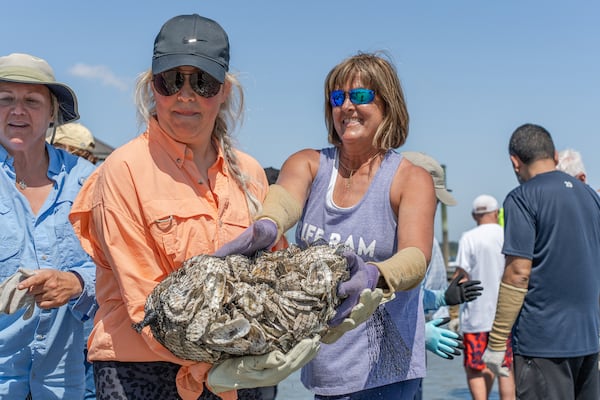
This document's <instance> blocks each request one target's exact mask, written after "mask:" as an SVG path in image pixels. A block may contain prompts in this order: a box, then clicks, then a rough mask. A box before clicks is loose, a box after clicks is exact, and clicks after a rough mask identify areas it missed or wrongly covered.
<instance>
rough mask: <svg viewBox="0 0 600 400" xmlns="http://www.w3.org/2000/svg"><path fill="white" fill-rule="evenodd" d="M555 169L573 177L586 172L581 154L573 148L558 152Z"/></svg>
mask: <svg viewBox="0 0 600 400" xmlns="http://www.w3.org/2000/svg"><path fill="white" fill-rule="evenodd" d="M556 169H558V170H559V171H563V172H565V173H567V174H569V175H571V176H575V177H577V176H578V175H581V174H584V175H585V174H586V172H585V167H584V166H583V160H582V159H581V154H580V153H579V152H578V151H576V150H573V149H565V150H562V151H561V152H559V153H558V164H557V165H556Z"/></svg>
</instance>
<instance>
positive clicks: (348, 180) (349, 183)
mask: <svg viewBox="0 0 600 400" xmlns="http://www.w3.org/2000/svg"><path fill="white" fill-rule="evenodd" d="M380 154H381V152H379V151H378V152H376V153H375V154H373V155H372V156H371V157H369V159H368V160H367V161H365V162H364V163H362V164H360V165H359V166H358V167H357V168H354V169H352V168H348V167H347V166H346V165H345V164H344V163H343V162H342V156H341V154H340V157H339V158H338V162H339V164H340V165H341V166H342V168H344V169H345V170H346V171H348V178H346V183H345V184H344V187H345V188H346V190H348V189H350V188H351V187H352V177H353V176H354V174H355V173H356V172H358V171H359V170H360V169H361V168H362V167H364V166H365V165H367V164H370V163H371V161H373V160H374V159H375V157H377V156H378V155H380Z"/></svg>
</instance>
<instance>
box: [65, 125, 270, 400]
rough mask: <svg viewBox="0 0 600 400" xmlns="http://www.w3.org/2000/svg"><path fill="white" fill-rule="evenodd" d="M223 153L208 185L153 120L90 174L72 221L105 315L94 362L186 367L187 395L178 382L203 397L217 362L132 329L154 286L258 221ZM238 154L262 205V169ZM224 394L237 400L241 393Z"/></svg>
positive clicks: (97, 329)
mask: <svg viewBox="0 0 600 400" xmlns="http://www.w3.org/2000/svg"><path fill="white" fill-rule="evenodd" d="M215 147H217V145H216V144H215ZM218 153H219V154H218V157H217V161H216V162H215V163H214V165H212V166H211V167H210V169H209V171H208V177H209V182H201V175H200V174H199V172H198V170H197V168H196V166H195V164H194V163H193V161H192V153H191V150H190V149H189V148H188V147H187V146H186V145H185V144H183V143H179V142H176V141H174V140H173V139H171V138H170V137H169V136H168V135H167V134H166V133H165V132H164V131H163V130H162V129H161V128H160V127H159V125H158V122H157V121H156V120H155V119H152V120H151V121H150V124H149V128H148V130H147V131H146V132H145V133H143V134H142V135H140V136H139V137H137V138H135V139H133V140H132V141H130V142H129V143H127V144H125V145H124V146H122V147H120V148H118V149H116V150H115V151H114V152H113V153H112V154H111V155H110V157H108V158H107V159H106V161H105V162H104V163H103V164H102V165H101V166H100V167H99V168H98V169H97V170H96V171H95V172H94V173H93V174H92V175H91V176H90V178H88V180H87V181H86V183H85V185H84V187H83V188H82V190H81V191H80V194H79V196H78V197H77V199H76V201H75V203H74V204H73V207H72V211H71V215H70V218H71V222H72V223H73V225H74V228H75V232H76V233H77V235H78V236H79V239H80V240H81V243H82V245H83V248H84V249H85V250H86V251H87V252H88V253H89V254H90V255H91V256H92V257H93V259H94V261H95V262H96V268H97V273H96V296H97V300H98V304H99V309H98V311H97V313H96V317H95V320H94V329H93V331H92V333H91V335H90V338H89V342H88V345H89V353H88V357H89V360H91V361H96V360H100V361H109V360H116V361H124V362H127V361H130V362H135V361H140V362H149V361H168V362H172V363H177V364H181V365H182V366H188V367H190V368H188V369H185V368H182V369H181V370H180V374H179V375H178V389H179V392H180V395H181V394H183V393H184V392H185V389H183V383H181V382H183V381H184V380H186V379H187V380H188V381H189V380H190V377H191V376H193V377H194V378H193V379H192V381H194V380H195V381H196V383H198V384H197V385H195V389H197V390H199V391H200V393H201V391H202V389H201V388H202V381H204V380H205V379H206V373H207V372H208V370H209V369H210V367H211V365H210V364H207V363H197V362H194V361H190V360H183V359H180V358H178V357H176V356H174V355H173V354H172V353H171V352H170V351H169V350H167V349H166V348H165V347H163V346H162V345H161V344H160V343H158V341H156V340H155V339H154V338H153V336H152V333H151V332H150V329H149V327H146V328H144V330H143V331H142V333H141V334H140V333H137V332H136V331H135V330H134V329H133V328H132V324H133V323H135V322H139V321H141V320H142V319H143V318H144V305H145V303H146V298H147V297H148V295H149V294H150V292H151V291H152V289H154V287H155V286H156V285H157V284H158V283H159V282H161V281H162V280H163V279H164V278H165V277H166V276H167V275H168V274H169V273H171V272H173V271H175V270H177V269H178V268H180V266H181V264H182V262H183V261H184V260H186V259H188V258H190V257H192V256H194V255H197V254H211V253H212V252H214V251H215V250H216V249H217V248H219V247H220V246H221V245H223V244H224V243H227V242H228V241H230V240H232V239H234V238H235V237H237V236H238V235H239V234H240V233H242V231H243V230H244V229H245V228H247V227H248V226H249V224H250V223H251V220H252V218H251V216H250V214H249V210H248V206H247V201H246V197H245V196H244V193H243V192H242V190H241V189H240V188H239V186H238V185H237V183H236V182H235V181H234V180H233V178H232V177H231V175H230V172H229V171H228V169H227V165H226V163H225V161H224V159H223V154H222V149H219V151H218ZM236 154H237V157H238V160H239V166H240V169H241V170H242V171H244V173H245V174H246V175H247V177H248V179H247V184H248V187H249V189H250V191H251V192H252V193H253V194H254V195H255V196H256V198H257V199H258V200H259V201H261V202H262V201H263V200H264V198H265V196H266V193H267V190H268V182H267V178H266V175H265V172H264V170H263V168H262V167H261V166H260V164H259V163H258V162H257V161H256V160H255V159H253V158H252V157H250V156H248V155H247V154H245V153H242V152H239V151H236ZM199 182H201V183H199ZM183 375H187V376H186V377H184V376H183ZM180 381H181V382H180ZM180 383H181V384H180ZM187 386H188V387H189V384H188V385H187ZM192 386H194V385H192ZM200 393H195V395H196V398H197V397H198V396H199V395H200ZM227 393H229V392H227ZM186 397H188V398H193V396H191V395H190V396H185V397H184V398H186ZM222 397H224V398H235V393H234V394H233V397H231V396H227V395H225V396H223V394H222Z"/></svg>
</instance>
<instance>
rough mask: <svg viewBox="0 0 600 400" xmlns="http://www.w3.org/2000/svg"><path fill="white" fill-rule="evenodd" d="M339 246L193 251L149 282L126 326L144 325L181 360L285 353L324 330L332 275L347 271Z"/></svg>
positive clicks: (335, 278)
mask: <svg viewBox="0 0 600 400" xmlns="http://www.w3.org/2000/svg"><path fill="white" fill-rule="evenodd" d="M342 250H343V248H342V247H340V246H337V247H332V246H328V245H314V246H310V247H308V248H307V249H305V250H300V248H299V247H297V246H295V245H291V246H290V247H289V248H287V249H285V250H279V251H275V252H261V253H259V254H258V255H257V256H256V257H254V258H248V257H244V256H240V255H230V256H227V257H224V258H220V257H213V256H209V255H198V256H194V257H192V258H190V259H188V260H186V261H185V262H184V263H183V265H182V267H181V268H180V269H179V270H177V271H175V272H173V273H171V274H170V275H169V276H167V277H166V278H165V279H164V280H163V281H162V282H161V283H159V284H158V285H157V286H156V287H155V288H154V290H153V291H152V293H150V295H149V296H148V298H147V300H146V305H145V308H144V312H145V316H144V320H143V321H140V322H138V323H136V324H133V327H134V329H136V331H138V332H141V330H142V329H143V328H144V327H145V326H148V325H149V326H150V330H151V331H152V334H153V335H154V337H155V338H156V340H158V342H160V343H161V344H162V345H163V346H165V347H166V348H167V349H169V350H170V351H171V352H172V353H173V354H175V355H176V356H177V357H179V358H183V359H188V360H194V361H204V362H210V363H215V362H218V361H220V360H223V359H226V358H229V357H232V356H241V355H259V354H265V353H267V352H270V351H273V350H279V351H282V352H284V353H286V352H288V351H289V350H290V349H291V348H292V347H293V346H294V345H296V344H297V343H298V342H299V341H300V340H302V339H304V338H306V337H309V336H313V335H315V334H320V335H323V334H324V333H325V332H326V331H327V321H329V320H330V319H331V318H332V317H333V316H334V315H335V308H336V307H337V306H338V305H339V303H340V299H339V298H338V297H337V294H336V293H337V285H338V282H340V280H346V279H348V276H349V274H348V271H347V265H346V259H345V258H344V257H342V256H341V252H342Z"/></svg>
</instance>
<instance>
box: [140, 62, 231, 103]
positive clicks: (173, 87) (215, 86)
mask: <svg viewBox="0 0 600 400" xmlns="http://www.w3.org/2000/svg"><path fill="white" fill-rule="evenodd" d="M186 76H187V77H188V79H189V82H190V86H191V87H192V90H193V91H194V92H195V93H196V94H198V95H200V96H202V97H213V96H215V95H216V94H217V93H219V90H220V89H221V83H220V82H219V81H218V80H216V79H215V78H213V77H212V76H210V75H209V74H207V73H206V72H204V71H196V72H192V73H189V74H188V73H184V72H181V71H177V70H176V69H170V70H168V71H164V72H161V73H159V74H156V75H154V77H153V78H152V81H153V82H154V89H156V91H157V92H158V93H160V94H161V95H163V96H173V95H174V94H176V93H179V91H180V90H181V88H182V87H183V84H184V83H185V77H186Z"/></svg>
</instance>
